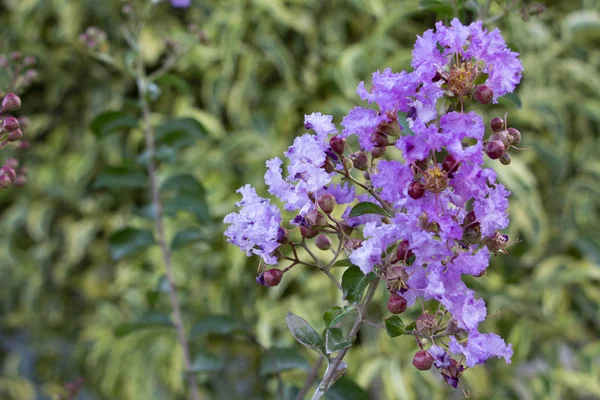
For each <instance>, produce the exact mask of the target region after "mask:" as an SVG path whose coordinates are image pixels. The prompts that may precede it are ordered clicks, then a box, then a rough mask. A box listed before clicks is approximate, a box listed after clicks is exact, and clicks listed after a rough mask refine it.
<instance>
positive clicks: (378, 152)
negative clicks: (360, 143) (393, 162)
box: [371, 147, 386, 158]
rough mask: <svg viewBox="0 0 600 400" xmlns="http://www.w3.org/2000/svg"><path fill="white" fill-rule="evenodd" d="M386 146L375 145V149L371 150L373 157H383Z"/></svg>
mask: <svg viewBox="0 0 600 400" xmlns="http://www.w3.org/2000/svg"><path fill="white" fill-rule="evenodd" d="M385 151H386V147H375V148H374V149H373V151H371V155H372V156H373V158H381V157H383V155H384V154H385Z"/></svg>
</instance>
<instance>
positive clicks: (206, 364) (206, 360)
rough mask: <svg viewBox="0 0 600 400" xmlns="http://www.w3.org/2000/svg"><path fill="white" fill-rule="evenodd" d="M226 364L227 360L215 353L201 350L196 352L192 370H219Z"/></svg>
mask: <svg viewBox="0 0 600 400" xmlns="http://www.w3.org/2000/svg"><path fill="white" fill-rule="evenodd" d="M224 366H225V362H224V361H223V359H222V358H220V357H218V356H216V355H214V354H211V353H207V352H204V351H201V352H200V353H198V354H196V357H195V358H194V362H193V363H192V367H191V370H192V372H217V371H220V370H221V369H223V367H224Z"/></svg>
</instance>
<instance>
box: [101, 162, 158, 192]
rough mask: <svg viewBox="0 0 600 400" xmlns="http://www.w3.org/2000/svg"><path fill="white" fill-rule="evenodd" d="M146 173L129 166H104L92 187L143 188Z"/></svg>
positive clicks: (145, 181)
mask: <svg viewBox="0 0 600 400" xmlns="http://www.w3.org/2000/svg"><path fill="white" fill-rule="evenodd" d="M147 181H148V179H147V178H146V173H145V172H144V171H142V170H139V169H137V168H133V167H131V166H119V167H106V168H104V169H103V170H102V171H101V172H100V173H99V174H98V175H97V176H96V180H95V181H94V184H93V187H94V188H96V189H104V188H108V189H116V190H121V189H139V188H145V187H146V185H147Z"/></svg>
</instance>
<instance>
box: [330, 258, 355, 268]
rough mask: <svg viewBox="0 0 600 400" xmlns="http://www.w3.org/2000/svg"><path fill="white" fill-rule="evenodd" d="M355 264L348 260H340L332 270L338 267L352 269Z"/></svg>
mask: <svg viewBox="0 0 600 400" xmlns="http://www.w3.org/2000/svg"><path fill="white" fill-rule="evenodd" d="M353 265H354V264H352V262H351V261H350V260H348V259H345V260H338V261H336V262H335V264H333V265H332V266H331V267H332V268H336V267H351V266H353Z"/></svg>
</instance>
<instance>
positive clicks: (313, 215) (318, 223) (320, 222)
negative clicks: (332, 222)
mask: <svg viewBox="0 0 600 400" xmlns="http://www.w3.org/2000/svg"><path fill="white" fill-rule="evenodd" d="M304 218H305V219H306V221H307V222H308V225H309V227H310V228H322V227H324V226H325V225H327V220H326V219H325V217H324V216H323V214H321V213H320V212H318V211H317V210H310V211H309V212H308V213H307V214H306V216H305V217H304Z"/></svg>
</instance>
